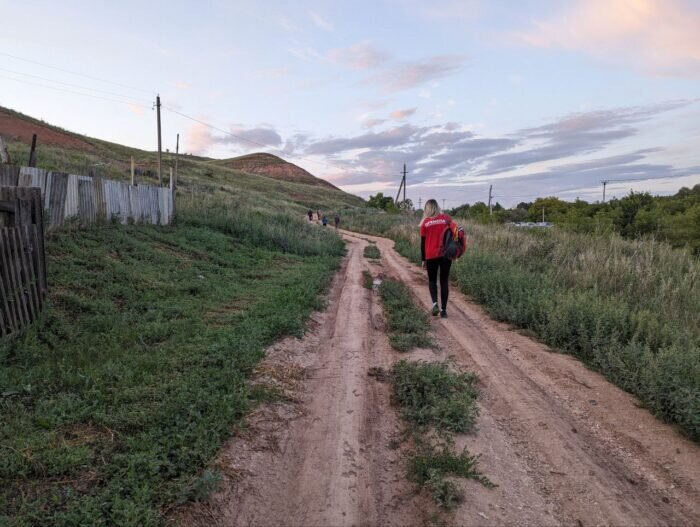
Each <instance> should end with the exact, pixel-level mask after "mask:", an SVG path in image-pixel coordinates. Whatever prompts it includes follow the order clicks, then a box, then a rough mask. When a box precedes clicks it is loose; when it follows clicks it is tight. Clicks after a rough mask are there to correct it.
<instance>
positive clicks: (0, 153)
mask: <svg viewBox="0 0 700 527" xmlns="http://www.w3.org/2000/svg"><path fill="white" fill-rule="evenodd" d="M0 161H2V162H3V163H11V161H10V153H9V152H8V151H7V145H6V144H5V141H3V139H2V136H1V135H0Z"/></svg>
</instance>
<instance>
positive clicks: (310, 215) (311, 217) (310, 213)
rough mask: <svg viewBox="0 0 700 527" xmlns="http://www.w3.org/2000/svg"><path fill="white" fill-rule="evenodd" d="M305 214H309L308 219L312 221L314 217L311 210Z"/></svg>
mask: <svg viewBox="0 0 700 527" xmlns="http://www.w3.org/2000/svg"><path fill="white" fill-rule="evenodd" d="M307 214H308V215H309V221H313V219H314V213H313V211H312V210H311V209H309V212H307Z"/></svg>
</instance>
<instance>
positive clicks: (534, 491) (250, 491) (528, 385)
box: [175, 233, 700, 527]
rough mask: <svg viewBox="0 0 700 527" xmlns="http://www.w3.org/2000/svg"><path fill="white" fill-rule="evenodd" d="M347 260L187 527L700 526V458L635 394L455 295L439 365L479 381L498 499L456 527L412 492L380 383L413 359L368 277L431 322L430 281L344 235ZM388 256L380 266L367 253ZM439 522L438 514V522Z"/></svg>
mask: <svg viewBox="0 0 700 527" xmlns="http://www.w3.org/2000/svg"><path fill="white" fill-rule="evenodd" d="M345 236H346V239H347V241H348V256H347V257H346V259H345V262H344V265H343V268H342V269H341V271H340V272H339V273H338V275H337V277H336V279H335V281H334V284H333V286H332V289H331V292H330V294H329V304H328V308H327V309H326V310H325V311H324V312H322V313H318V314H316V316H315V317H314V321H313V324H312V326H313V327H312V329H311V331H309V333H308V334H307V336H306V337H305V338H304V339H302V340H298V339H287V340H285V341H283V342H281V343H279V344H277V345H275V346H273V347H272V348H271V349H270V350H269V353H268V355H267V359H266V360H265V361H264V362H263V363H262V364H261V366H260V368H259V369H258V372H257V375H256V381H255V382H258V383H261V384H264V385H272V386H276V387H277V388H278V389H279V390H281V391H282V392H283V393H284V394H285V396H286V397H285V400H284V401H282V402H276V403H270V404H264V405H261V406H260V407H259V408H258V409H257V410H256V411H255V412H254V414H253V415H252V416H251V418H250V419H249V423H250V425H249V428H248V429H247V430H246V431H244V432H242V433H239V434H237V435H236V436H235V437H234V438H233V439H232V440H231V441H230V442H229V443H228V444H227V445H226V446H225V447H224V449H223V450H222V452H221V455H220V456H219V458H218V459H217V462H216V466H217V468H219V469H220V471H221V472H223V473H224V474H226V475H227V476H226V478H225V479H226V480H225V482H224V485H223V488H222V489H221V491H220V492H219V493H218V494H217V495H215V496H214V497H213V499H212V500H210V502H208V503H203V504H196V505H195V506H193V507H189V508H187V509H186V510H184V511H180V512H179V513H178V514H177V516H176V517H175V520H176V521H177V522H179V523H180V524H183V525H195V524H196V525H241V526H247V525H251V526H252V525H256V526H267V525H284V526H307V525H308V526H314V525H316V526H321V525H323V526H326V525H327V526H336V525H339V526H340V525H428V524H432V523H433V522H434V521H436V519H439V520H440V521H445V522H446V523H447V524H452V525H489V526H490V525H538V526H539V525H577V526H586V527H587V526H592V525H615V526H623V525H624V526H627V525H629V526H644V525H654V526H656V525H700V491H699V485H698V483H699V482H700V448H699V447H698V446H697V445H695V444H694V443H692V442H690V441H688V440H686V439H685V438H683V437H682V436H681V435H680V434H679V433H678V432H677V431H676V430H675V429H674V428H673V427H671V426H669V425H665V424H663V423H661V422H659V421H658V420H656V419H655V418H654V417H653V416H652V415H650V414H649V412H647V411H646V410H644V409H643V408H641V407H640V405H639V403H638V401H636V400H635V398H634V397H632V396H630V395H629V394H626V393H624V392H623V391H622V390H620V389H618V388H616V387H615V386H613V385H611V384H610V383H609V382H607V381H606V380H605V379H604V378H603V377H602V376H600V375H598V374H596V373H594V372H591V371H589V370H587V369H586V368H585V367H584V366H583V365H582V364H581V363H579V362H578V361H576V360H575V359H573V358H571V357H568V356H565V355H560V354H557V353H553V352H551V351H550V350H549V349H548V348H547V347H546V346H544V345H542V344H540V343H538V342H536V341H534V340H532V339H530V338H527V337H525V336H523V335H521V334H519V333H517V332H515V331H513V330H512V329H510V328H509V327H508V326H507V325H505V324H500V323H497V322H494V321H492V320H491V319H490V318H489V317H488V316H487V315H486V314H485V313H484V312H483V310H482V309H480V308H479V307H478V306H476V305H475V304H473V303H471V302H469V300H468V299H466V298H465V297H464V296H463V295H461V294H459V293H457V292H456V291H452V292H451V297H450V305H449V307H448V310H449V314H450V317H449V318H448V319H446V320H441V319H433V321H432V325H433V330H434V332H435V335H436V338H437V340H438V343H439V345H440V348H441V351H440V352H438V353H433V352H431V351H428V350H416V351H414V352H411V353H410V354H408V355H409V356H410V357H411V358H412V359H417V358H424V359H431V360H445V359H447V358H450V360H453V361H455V364H456V365H457V366H458V367H460V368H461V369H464V370H469V371H474V372H476V373H477V374H478V375H479V377H480V380H481V381H480V385H481V386H480V388H481V392H482V397H481V400H480V406H481V416H480V417H479V421H478V431H477V432H476V433H475V434H471V435H469V436H463V437H458V438H457V446H458V447H461V446H462V445H465V446H467V447H468V448H469V450H470V452H471V453H473V454H480V455H481V460H480V468H481V470H482V471H483V472H484V473H485V474H486V475H487V476H488V477H489V478H490V479H491V480H492V481H493V482H495V483H496V484H497V485H498V487H497V488H495V489H487V488H485V487H483V486H481V485H480V484H479V483H477V482H473V481H468V482H463V483H460V484H461V485H463V487H464V488H465V493H466V496H467V498H466V500H465V503H464V504H462V506H461V507H460V508H459V509H457V510H456V511H454V512H453V513H450V514H448V515H445V514H439V511H438V510H437V508H436V507H435V505H434V504H432V502H431V501H430V500H429V499H427V498H426V497H425V496H424V495H422V494H416V493H415V490H414V489H413V487H412V485H411V484H410V483H409V482H407V481H406V479H405V474H404V467H403V465H402V463H403V456H404V454H405V452H404V449H405V445H404V446H402V447H399V448H396V444H397V443H399V441H397V440H398V439H399V437H400V431H401V423H400V422H399V420H398V419H397V417H396V414H395V411H394V409H393V408H392V407H391V405H390V397H389V387H388V385H387V384H386V383H381V382H378V381H377V380H376V379H375V378H373V377H370V376H368V375H367V372H368V370H369V368H371V367H383V368H389V367H390V366H391V364H392V363H393V362H394V361H395V360H398V359H399V358H404V357H406V355H403V356H401V355H399V354H398V353H396V352H394V351H393V350H391V348H390V347H389V345H388V342H387V339H386V335H385V334H384V321H383V318H382V315H381V307H380V305H379V304H378V301H377V298H376V294H373V293H372V292H371V291H369V290H367V289H364V288H363V287H362V271H363V270H364V269H371V271H372V273H373V274H374V275H375V276H376V275H378V274H384V275H387V276H392V277H395V278H399V279H401V280H402V281H403V282H405V283H406V284H407V285H409V287H410V288H411V289H412V291H413V292H414V294H415V295H416V299H417V300H418V301H419V302H420V303H422V304H423V305H424V306H425V307H426V308H427V307H429V304H430V301H429V295H428V292H427V284H426V279H425V276H424V273H423V272H421V270H420V269H418V268H417V267H415V266H413V265H411V264H410V263H408V262H407V261H406V260H405V259H403V258H402V257H400V256H399V255H398V254H397V253H396V252H395V251H394V250H393V242H391V241H389V240H386V239H383V238H376V237H372V236H365V235H354V234H352V233H345ZM368 239H372V240H374V241H376V242H377V245H378V246H379V248H380V250H381V253H382V260H381V264H380V265H374V264H370V263H369V262H367V261H366V260H365V259H364V258H363V257H362V250H363V248H364V246H365V245H366V243H367V240H368ZM438 514H439V515H438Z"/></svg>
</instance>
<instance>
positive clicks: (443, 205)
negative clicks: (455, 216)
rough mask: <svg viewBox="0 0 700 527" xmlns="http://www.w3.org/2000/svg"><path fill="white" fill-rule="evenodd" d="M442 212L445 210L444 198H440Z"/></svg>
mask: <svg viewBox="0 0 700 527" xmlns="http://www.w3.org/2000/svg"><path fill="white" fill-rule="evenodd" d="M442 210H445V198H442Z"/></svg>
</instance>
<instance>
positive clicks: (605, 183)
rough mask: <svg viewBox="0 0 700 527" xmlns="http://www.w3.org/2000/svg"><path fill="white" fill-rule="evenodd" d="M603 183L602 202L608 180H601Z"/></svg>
mask: <svg viewBox="0 0 700 527" xmlns="http://www.w3.org/2000/svg"><path fill="white" fill-rule="evenodd" d="M601 183H602V184H603V203H605V187H606V186H607V185H608V183H609V181H608V180H607V179H606V180H605V181H601Z"/></svg>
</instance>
